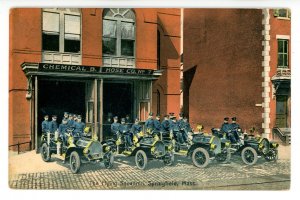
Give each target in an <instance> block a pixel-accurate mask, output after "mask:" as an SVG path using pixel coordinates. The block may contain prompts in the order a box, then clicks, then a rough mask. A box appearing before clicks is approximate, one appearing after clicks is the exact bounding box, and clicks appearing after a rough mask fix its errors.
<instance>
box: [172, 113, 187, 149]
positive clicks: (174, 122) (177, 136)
mask: <svg viewBox="0 0 300 200" xmlns="http://www.w3.org/2000/svg"><path fill="white" fill-rule="evenodd" d="M171 120H172V124H171V125H170V132H171V133H172V134H173V136H174V137H175V139H176V140H177V142H179V143H180V144H183V143H184V141H183V138H182V133H181V132H180V128H179V125H178V122H177V120H176V117H175V116H173V117H172V118H171Z"/></svg>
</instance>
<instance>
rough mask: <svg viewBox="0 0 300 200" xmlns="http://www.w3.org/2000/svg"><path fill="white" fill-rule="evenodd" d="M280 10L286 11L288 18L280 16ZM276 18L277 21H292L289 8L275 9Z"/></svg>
mask: <svg viewBox="0 0 300 200" xmlns="http://www.w3.org/2000/svg"><path fill="white" fill-rule="evenodd" d="M280 10H286V16H280V15H279V12H280ZM274 17H276V18H277V19H283V20H291V11H290V9H287V8H281V9H274Z"/></svg>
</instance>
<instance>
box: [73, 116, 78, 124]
mask: <svg viewBox="0 0 300 200" xmlns="http://www.w3.org/2000/svg"><path fill="white" fill-rule="evenodd" d="M77 119H78V115H77V114H74V115H73V120H74V123H75V122H77Z"/></svg>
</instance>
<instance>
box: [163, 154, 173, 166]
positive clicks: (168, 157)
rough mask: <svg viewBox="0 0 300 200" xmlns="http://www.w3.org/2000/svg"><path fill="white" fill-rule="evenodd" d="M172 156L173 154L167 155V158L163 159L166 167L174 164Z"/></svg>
mask: <svg viewBox="0 0 300 200" xmlns="http://www.w3.org/2000/svg"><path fill="white" fill-rule="evenodd" d="M174 160H175V159H174V154H173V153H169V155H168V156H166V158H165V159H164V164H165V165H167V166H170V165H172V164H173V163H174Z"/></svg>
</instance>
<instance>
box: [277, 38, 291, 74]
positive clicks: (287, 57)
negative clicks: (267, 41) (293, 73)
mask: <svg viewBox="0 0 300 200" xmlns="http://www.w3.org/2000/svg"><path fill="white" fill-rule="evenodd" d="M280 41H283V42H287V43H286V45H287V47H286V52H284V46H283V48H282V49H283V51H282V52H279V42H280ZM283 45H285V44H283ZM284 55H286V59H287V60H286V66H284V65H280V63H279V56H283V58H284ZM282 62H283V64H284V63H285V60H284V59H283V61H282ZM277 68H280V69H282V68H289V39H287V38H277Z"/></svg>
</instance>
